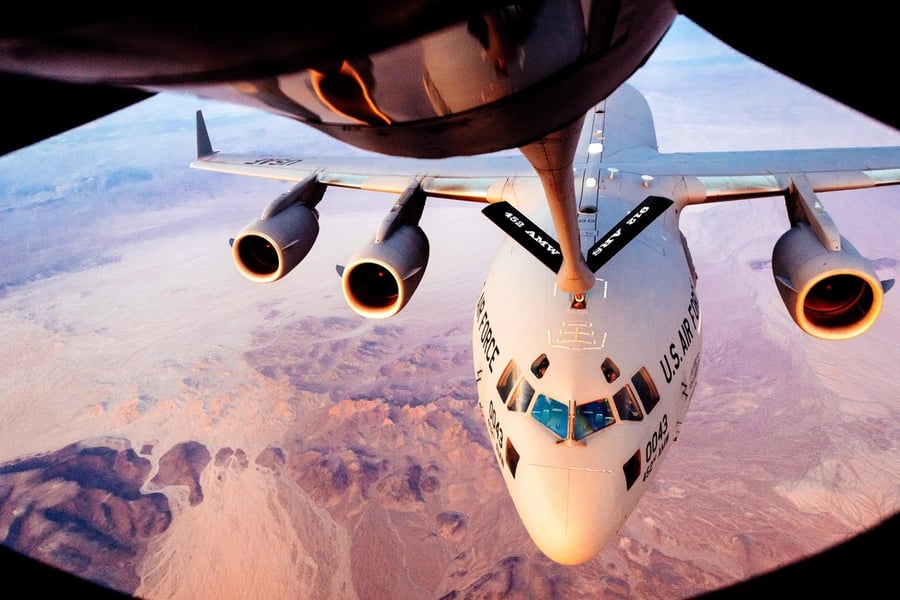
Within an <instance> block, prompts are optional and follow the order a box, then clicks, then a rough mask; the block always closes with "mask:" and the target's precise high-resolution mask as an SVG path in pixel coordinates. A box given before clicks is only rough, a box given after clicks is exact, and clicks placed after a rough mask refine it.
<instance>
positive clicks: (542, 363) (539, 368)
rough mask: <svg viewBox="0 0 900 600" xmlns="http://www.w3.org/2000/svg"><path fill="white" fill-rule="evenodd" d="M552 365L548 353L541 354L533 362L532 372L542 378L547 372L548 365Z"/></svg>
mask: <svg viewBox="0 0 900 600" xmlns="http://www.w3.org/2000/svg"><path fill="white" fill-rule="evenodd" d="M549 366H550V359H548V358H547V355H546V354H541V355H540V356H538V357H537V359H535V361H534V362H533V363H531V372H532V373H533V374H534V376H535V377H537V378H538V379H540V378H541V377H543V376H544V373H546V372H547V367H549Z"/></svg>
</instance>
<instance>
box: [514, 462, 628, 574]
mask: <svg viewBox="0 0 900 600" xmlns="http://www.w3.org/2000/svg"><path fill="white" fill-rule="evenodd" d="M521 474H522V475H523V477H522V480H521V485H522V487H521V488H520V489H522V490H523V491H525V492H526V493H525V494H523V496H522V497H521V498H520V502H519V505H518V506H517V508H518V510H519V516H520V517H521V519H522V523H524V525H525V529H527V530H528V533H529V535H531V539H532V540H533V541H534V543H535V545H537V547H538V548H539V549H540V550H541V552H543V553H544V554H545V555H547V557H548V558H550V559H551V560H553V561H555V562H558V563H561V564H564V565H577V564H580V563H583V562H585V561H588V560H590V559H592V558H594V557H595V556H596V555H597V554H598V553H599V552H600V551H601V550H602V549H603V548H604V546H606V545H607V543H608V542H609V540H610V539H611V538H612V537H613V536H614V535H615V534H616V532H617V531H618V529H619V526H620V525H621V524H622V522H623V521H624V519H625V514H624V511H623V508H622V507H623V500H624V499H623V498H619V497H618V495H619V494H624V487H623V489H622V490H621V491H619V490H618V486H617V485H616V481H615V479H614V477H615V475H614V474H613V473H611V472H609V471H599V470H588V469H575V468H565V467H562V468H560V467H547V466H538V465H529V468H527V469H522V470H521Z"/></svg>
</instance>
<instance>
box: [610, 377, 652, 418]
mask: <svg viewBox="0 0 900 600" xmlns="http://www.w3.org/2000/svg"><path fill="white" fill-rule="evenodd" d="M613 402H614V403H615V405H616V412H618V413H619V418H620V419H622V420H623V421H640V420H641V419H643V418H644V415H642V414H641V409H640V407H639V406H638V404H637V401H636V400H635V399H634V393H632V391H631V388H630V387H629V386H627V385H626V386H625V387H623V388H622V389H621V390H619V391H618V392H616V394H615V396H613Z"/></svg>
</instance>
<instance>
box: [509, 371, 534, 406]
mask: <svg viewBox="0 0 900 600" xmlns="http://www.w3.org/2000/svg"><path fill="white" fill-rule="evenodd" d="M532 397H534V388H533V387H531V384H530V383H528V380H527V379H523V380H522V381H521V382H520V383H519V385H518V387H516V391H514V392H513V393H512V395H511V396H510V397H509V401H508V402H507V403H506V408H508V409H509V410H515V411H518V412H526V411H527V410H528V407H529V406H530V405H531V398H532Z"/></svg>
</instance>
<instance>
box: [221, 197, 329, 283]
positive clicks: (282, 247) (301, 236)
mask: <svg viewBox="0 0 900 600" xmlns="http://www.w3.org/2000/svg"><path fill="white" fill-rule="evenodd" d="M318 235H319V218H318V213H317V212H316V210H315V209H313V208H310V207H308V206H306V205H304V204H292V205H290V206H288V207H287V208H284V209H283V210H281V211H280V212H278V213H276V214H274V215H272V216H265V215H264V216H263V217H261V218H259V219H256V220H255V221H253V222H252V223H249V224H248V225H247V226H246V227H244V228H243V229H242V230H241V232H240V233H239V234H238V235H237V237H235V239H234V242H233V243H232V245H231V254H232V256H233V258H234V264H235V265H237V268H238V271H240V272H241V274H242V275H243V276H244V277H246V278H247V279H249V280H250V281H256V282H260V283H269V282H272V281H277V280H278V279H281V278H282V277H284V276H285V275H287V274H288V273H289V272H290V270H291V269H293V268H294V267H296V266H297V265H298V264H299V263H300V261H301V260H303V258H304V257H306V255H307V254H308V253H309V250H310V248H312V246H313V243H314V242H315V241H316V237H317V236H318Z"/></svg>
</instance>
